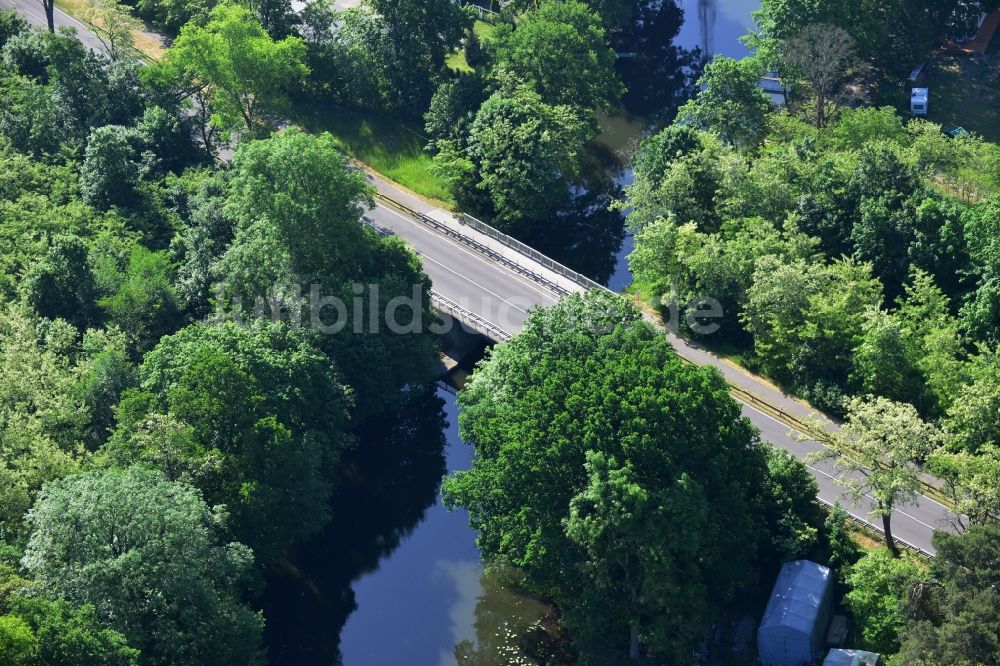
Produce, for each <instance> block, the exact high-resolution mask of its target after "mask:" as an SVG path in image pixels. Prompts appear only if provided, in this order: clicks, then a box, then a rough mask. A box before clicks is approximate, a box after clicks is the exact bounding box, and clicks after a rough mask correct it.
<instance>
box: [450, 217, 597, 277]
mask: <svg viewBox="0 0 1000 666" xmlns="http://www.w3.org/2000/svg"><path fill="white" fill-rule="evenodd" d="M458 221H459V222H461V223H462V224H464V225H467V226H469V227H472V228H473V229H475V230H476V231H478V232H479V233H481V234H483V235H485V236H489V237H490V238H492V239H493V240H495V241H497V242H499V243H500V244H502V245H504V246H506V247H509V248H510V249H512V250H514V251H515V252H517V253H518V254H521V255H524V256H525V257H527V258H529V259H531V260H532V261H534V262H535V263H537V264H539V265H541V266H544V267H545V268H547V269H549V270H550V271H552V272H553V273H558V274H559V275H562V276H563V277H565V278H568V279H569V280H572V281H573V282H575V283H576V284H578V285H580V286H581V287H583V288H584V289H607V287H605V286H604V285H603V284H598V283H597V282H595V281H594V280H591V279H590V278H589V277H587V276H586V275H582V274H580V273H577V272H576V271H574V270H573V269H572V268H567V267H566V266H564V265H562V264H560V263H559V262H558V261H556V260H555V259H550V258H549V257H546V256H545V255H544V254H542V253H541V252H539V251H538V250H536V249H535V248H533V247H531V246H530V245H526V244H525V243H522V242H521V241H519V240H517V239H516V238H513V237H512V236H508V235H507V234H505V233H503V232H502V231H499V230H497V229H494V228H493V227H491V226H490V225H488V224H486V223H485V222H483V221H482V220H477V219H476V218H474V217H472V216H471V215H469V214H468V213H461V214H459V216H458Z"/></svg>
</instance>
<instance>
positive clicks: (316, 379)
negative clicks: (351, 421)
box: [106, 322, 350, 561]
mask: <svg viewBox="0 0 1000 666" xmlns="http://www.w3.org/2000/svg"><path fill="white" fill-rule="evenodd" d="M140 376H141V387H142V392H141V393H137V392H134V391H133V392H129V393H127V394H126V395H125V398H123V400H122V406H121V407H120V409H119V426H118V430H117V432H116V433H115V436H114V438H113V440H112V441H111V442H110V443H109V444H108V450H107V452H106V453H107V455H108V456H109V459H110V460H111V461H112V462H114V463H117V464H124V465H127V464H133V463H142V464H146V465H151V466H155V467H158V468H160V469H162V470H163V471H164V472H166V473H167V474H168V475H169V476H170V477H171V478H172V479H180V480H183V481H187V482H189V483H194V484H196V485H197V486H198V487H199V489H200V490H201V491H202V492H203V493H204V495H205V497H206V498H207V500H208V501H209V502H211V503H213V504H225V505H226V506H227V507H228V508H229V511H230V512H231V514H232V517H233V519H232V530H233V532H234V533H235V534H236V536H237V538H238V539H239V540H240V541H242V542H244V543H247V544H248V545H250V546H251V547H252V548H253V549H254V551H255V552H256V553H257V554H258V557H259V558H260V559H261V560H263V561H271V560H273V559H274V558H276V557H278V556H279V555H280V554H281V553H282V551H283V550H284V549H285V548H287V547H288V546H289V545H290V544H291V543H292V542H293V541H294V540H296V539H301V538H303V537H306V536H308V535H310V534H313V533H315V532H316V531H317V530H318V529H319V527H320V526H322V525H323V523H324V522H325V520H326V518H327V517H328V509H327V505H326V503H327V500H328V499H329V496H330V491H331V488H332V482H333V476H334V463H335V462H336V461H337V460H338V459H339V457H340V455H341V453H342V452H343V451H344V450H345V449H346V448H347V446H348V445H349V443H350V439H349V438H348V436H347V435H346V434H345V433H344V428H345V411H346V408H347V404H346V402H347V400H346V398H345V396H344V393H343V388H342V387H341V386H340V384H339V378H338V375H337V372H336V370H335V368H334V367H333V364H332V363H331V362H330V361H329V359H327V358H326V356H324V355H323V354H322V353H321V352H320V351H318V350H317V349H315V348H314V347H313V346H312V345H310V344H309V342H308V341H306V340H305V339H304V337H303V335H302V334H296V333H294V332H293V331H291V330H290V329H289V328H288V326H286V325H285V324H282V323H270V322H255V323H254V324H252V325H250V326H249V327H242V326H239V325H236V324H232V323H230V324H225V325H221V326H210V325H204V324H196V325H193V326H189V327H188V328H185V329H183V330H182V331H180V332H179V333H177V334H176V335H173V336H170V337H167V338H164V339H163V340H162V341H161V342H160V344H159V345H157V347H156V348H155V349H153V350H152V351H150V352H149V353H148V354H146V357H145V359H144V361H143V364H142V366H141V368H140Z"/></svg>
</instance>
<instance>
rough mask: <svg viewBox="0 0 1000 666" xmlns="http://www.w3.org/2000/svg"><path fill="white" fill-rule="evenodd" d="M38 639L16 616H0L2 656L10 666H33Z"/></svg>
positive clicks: (0, 653)
mask: <svg viewBox="0 0 1000 666" xmlns="http://www.w3.org/2000/svg"><path fill="white" fill-rule="evenodd" d="M37 654H38V638H37V637H35V634H34V633H33V632H32V631H31V627H30V626H28V623H27V622H25V621H24V620H22V619H21V618H19V617H17V616H14V615H0V655H3V658H4V662H5V663H7V664H10V666H33V665H34V664H35V663H36V659H37Z"/></svg>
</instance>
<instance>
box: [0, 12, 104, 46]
mask: <svg viewBox="0 0 1000 666" xmlns="http://www.w3.org/2000/svg"><path fill="white" fill-rule="evenodd" d="M0 9H15V10H17V12H18V13H19V14H20V15H21V16H23V17H24V19H25V20H26V21H27V22H28V23H29V24H31V25H33V26H36V27H38V28H41V29H43V30H48V27H49V24H48V22H47V21H46V20H45V8H44V7H42V3H41V0H0ZM53 16H54V18H55V24H56V29H57V30H58V29H59V28H73V29H74V30H76V36H77V37H78V38H79V40H80V41H81V42H83V43H84V44H86V45H87V46H88V47H90V48H92V49H94V50H95V51H100V52H101V53H104V46H103V45H102V44H101V40H99V39H97V37H96V36H95V35H94V33H93V32H91V31H90V29H89V28H88V27H87V26H86V25H85V24H83V23H81V22H80V21H78V20H76V19H75V18H73V17H72V16H70V15H69V14H66V13H65V12H62V11H60V10H59V8H58V7H56V9H55V13H54V15H53Z"/></svg>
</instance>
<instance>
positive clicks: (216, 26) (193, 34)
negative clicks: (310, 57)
mask: <svg viewBox="0 0 1000 666" xmlns="http://www.w3.org/2000/svg"><path fill="white" fill-rule="evenodd" d="M305 56H306V47H305V44H304V43H303V42H302V40H301V39H299V38H298V37H286V38H284V39H282V40H280V41H275V40H273V39H272V38H271V37H270V36H269V35H268V34H267V32H265V31H264V28H263V27H262V26H261V25H260V23H258V22H257V19H256V18H255V17H254V16H253V14H252V13H251V12H250V10H249V9H247V8H246V7H243V6H241V5H238V4H234V3H222V4H220V5H218V6H217V7H216V8H215V9H213V10H212V14H211V18H210V20H209V21H208V22H207V23H206V24H205V25H204V26H200V25H196V24H194V23H189V24H188V25H186V26H185V27H184V28H183V29H182V30H181V33H180V35H179V36H178V37H177V39H176V41H174V43H173V45H172V46H171V47H170V48H169V49H168V50H167V53H166V57H165V63H164V65H163V67H164V68H165V71H166V73H167V74H169V75H173V76H176V77H178V78H179V79H181V80H190V81H193V82H194V85H195V86H196V87H200V88H203V89H204V91H205V99H206V100H207V101H208V103H209V105H210V106H211V111H212V124H213V125H215V126H216V127H218V128H220V129H221V130H223V133H224V134H227V135H228V134H229V133H231V132H233V131H236V130H238V129H239V130H241V131H243V132H246V133H247V134H249V135H250V136H259V135H262V134H266V133H267V132H268V131H269V121H270V119H272V118H273V117H275V116H277V115H278V114H281V113H283V112H284V111H285V110H286V109H287V107H288V104H289V100H288V93H289V92H290V91H292V90H293V89H294V86H295V85H296V84H297V82H298V81H300V80H302V78H303V77H305V76H306V74H308V68H307V67H306V65H305Z"/></svg>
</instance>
